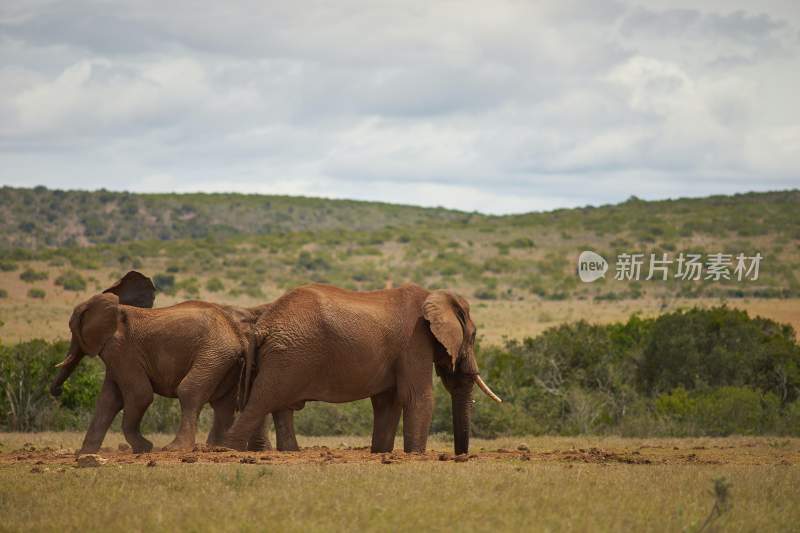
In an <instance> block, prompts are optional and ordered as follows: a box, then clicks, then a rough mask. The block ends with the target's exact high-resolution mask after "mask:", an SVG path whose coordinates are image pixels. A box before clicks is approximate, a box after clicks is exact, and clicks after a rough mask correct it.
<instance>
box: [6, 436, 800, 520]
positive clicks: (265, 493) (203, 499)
mask: <svg viewBox="0 0 800 533" xmlns="http://www.w3.org/2000/svg"><path fill="white" fill-rule="evenodd" d="M78 439H79V435H77V434H74V433H71V434H63V435H59V434H53V433H49V434H47V433H45V434H29V435H21V434H0V441H2V442H3V443H4V446H3V448H2V453H3V454H4V455H6V454H8V453H9V452H10V451H11V449H13V447H15V446H17V445H21V444H22V443H23V442H24V441H27V442H29V443H32V444H34V445H37V446H44V445H51V444H54V445H58V444H61V445H72V444H74V443H75V442H76V441H77V440H78ZM160 440H162V437H161V436H159V438H157V439H156V442H157V443H160ZM521 440H525V442H527V444H528V445H529V446H530V448H531V452H532V459H531V460H529V461H522V460H520V459H519V457H518V456H514V457H511V456H509V459H507V460H496V461H483V460H480V458H479V459H477V460H474V461H469V462H467V463H456V462H453V461H447V462H438V461H430V462H418V461H409V462H403V461H401V462H398V463H392V464H381V463H380V462H369V463H363V464H352V463H350V464H325V463H320V464H313V463H298V464H287V465H272V464H269V465H267V464H262V463H258V464H238V463H229V464H204V463H201V462H198V463H195V464H181V463H178V464H170V463H161V462H159V464H158V465H157V466H155V467H147V466H145V465H143V464H130V465H122V464H112V463H110V464H108V465H106V466H103V467H101V468H85V469H77V468H72V467H61V468H53V467H49V466H45V465H42V466H37V465H35V464H34V465H32V464H31V463H30V462H26V461H24V460H20V461H16V462H9V461H3V464H2V465H0V516H2V517H3V519H2V522H0V530H3V531H56V530H59V531H61V530H89V531H96V530H108V529H109V528H114V529H117V530H126V531H144V530H148V531H153V530H155V531H174V530H178V529H180V530H192V531H207V530H218V531H256V530H258V531H263V530H272V531H329V530H356V531H359V530H381V531H411V530H453V529H456V528H457V529H458V530H466V531H490V530H491V531H496V530H526V531H530V530H534V531H698V530H700V528H701V526H702V525H703V523H704V522H705V521H706V518H707V517H708V516H709V513H710V512H711V509H712V507H713V506H714V503H715V496H714V493H713V486H714V480H715V479H718V478H721V477H724V478H725V479H726V480H727V482H728V483H729V484H730V496H729V503H730V508H729V510H727V511H726V512H724V513H723V514H722V516H721V517H720V518H718V519H717V520H715V521H713V523H712V524H711V527H709V528H707V530H724V531H789V530H792V529H794V528H796V526H797V524H798V523H800V506H798V505H797V504H798V502H800V468H798V466H797V461H796V460H795V459H797V458H798V456H800V441H798V440H797V439H751V438H733V439H648V440H647V441H645V440H641V439H639V440H634V439H619V438H610V439H603V438H586V437H580V438H574V439H571V438H527V439H519V438H515V439H513V440H512V439H498V440H497V441H480V440H479V441H476V442H475V443H474V446H473V449H475V451H476V452H478V455H479V456H480V454H481V452H480V451H479V450H480V449H482V448H483V449H486V450H490V449H491V450H493V449H496V448H497V447H505V446H512V445H515V444H516V443H518V442H521ZM118 441H119V436H118V435H110V438H109V439H108V440H107V442H106V445H110V446H114V445H116V443H117V442H118ZM365 442H366V439H365V438H363V437H352V438H345V439H340V438H338V437H337V438H327V439H325V438H321V439H308V438H306V439H302V440H301V445H303V446H311V445H323V444H324V445H329V446H331V447H332V448H334V447H337V446H341V445H342V444H347V445H361V444H364V443H365ZM647 443H649V444H650V445H651V446H652V447H654V448H663V449H668V450H673V449H675V450H677V449H678V448H680V449H681V453H683V452H684V451H689V450H693V449H698V450H699V449H701V448H703V449H707V448H714V449H718V450H719V452H718V453H719V454H720V455H719V457H721V458H725V460H722V461H719V463H720V464H711V463H705V464H691V465H689V464H664V463H661V464H655V463H654V464H618V463H609V462H600V463H596V464H586V463H581V462H546V461H542V460H540V459H541V457H540V455H539V453H538V452H537V450H538V451H541V455H542V456H544V455H546V453H545V452H543V450H549V449H552V448H554V447H561V448H568V447H570V446H572V447H582V446H599V447H602V448H605V449H608V450H622V449H623V448H626V447H627V448H628V449H634V448H639V449H642V447H643V445H644V444H647ZM450 446H451V445H450V444H449V443H446V442H441V441H433V442H431V445H430V447H431V448H433V449H437V450H447V449H449V448H450ZM754 449H756V450H761V449H764V450H767V452H765V453H767V454H768V455H769V453H771V452H770V451H769V450H775V453H774V458H777V457H784V458H786V457H788V458H790V459H791V461H786V460H785V459H784V460H783V461H782V462H781V461H777V462H776V461H772V460H769V457H768V456H762V455H758V454H757V453H756V454H755V455H754V452H753V451H752V450H754ZM307 453H310V452H307ZM642 453H645V450H644V449H643V450H642ZM698 453H700V452H698ZM765 458H766V459H765ZM37 470H43V471H42V472H38V473H36V472H35V471H37Z"/></svg>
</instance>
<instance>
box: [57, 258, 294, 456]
mask: <svg viewBox="0 0 800 533" xmlns="http://www.w3.org/2000/svg"><path fill="white" fill-rule="evenodd" d="M154 299H155V287H154V285H153V283H152V281H151V280H150V278H148V277H146V276H144V275H143V274H141V273H139V272H136V271H131V272H128V273H127V274H126V275H125V276H124V277H123V278H122V279H120V280H119V281H118V282H117V283H115V284H114V285H112V286H111V287H109V288H108V289H106V290H105V291H103V293H101V294H97V295H95V296H92V297H91V298H89V299H88V300H87V301H85V302H82V303H80V304H78V305H77V306H76V307H75V310H74V311H73V313H72V317H71V318H70V321H69V328H70V331H71V333H72V341H71V343H70V348H69V353H68V354H67V357H66V358H65V359H64V361H63V362H62V363H61V364H59V365H58V366H59V367H60V368H61V369H60V371H59V373H58V375H57V376H56V377H55V379H54V381H53V383H52V385H51V387H50V391H51V393H52V394H53V395H55V396H58V395H59V394H60V393H61V389H62V385H63V383H64V381H66V380H67V379H68V378H69V376H70V375H71V374H72V372H73V371H74V369H75V368H76V367H77V365H78V364H79V363H80V361H81V359H82V358H83V357H84V356H85V355H99V357H100V358H101V359H102V360H103V363H104V364H105V367H106V375H105V379H104V381H103V386H102V388H101V390H100V394H99V396H98V398H97V402H96V406H95V412H94V416H93V417H92V421H91V423H90V424H89V429H88V431H87V432H86V436H85V437H84V440H83V446H82V447H81V450H80V452H79V453H92V452H95V451H97V450H98V449H99V448H100V445H101V444H102V442H103V438H104V437H105V434H106V431H107V430H108V427H109V426H110V424H111V422H112V421H113V419H114V417H115V416H116V415H117V413H118V412H119V411H120V410H123V416H122V430H123V432H124V433H125V439H126V440H127V441H128V443H129V444H130V445H131V447H132V448H133V451H134V452H136V453H141V452H148V451H150V450H151V449H152V443H151V442H150V441H148V440H147V439H146V438H144V437H143V436H142V434H141V432H140V429H139V425H140V422H141V419H142V416H143V415H144V413H145V411H146V410H147V408H148V406H149V405H150V403H151V402H152V401H153V394H160V395H162V396H167V397H170V398H178V399H179V400H180V403H181V425H180V428H179V429H178V433H177V435H176V437H175V440H173V441H172V443H170V444H169V445H167V447H166V449H191V448H192V446H193V445H194V442H195V433H196V430H197V416H198V414H199V412H200V409H201V408H202V407H203V405H204V404H206V403H209V402H210V403H211V406H212V408H213V409H214V422H213V427H212V429H211V432H210V433H209V435H208V442H209V443H210V444H219V443H220V442H221V440H222V437H223V435H224V434H225V431H226V430H227V429H228V428H229V427H230V425H231V423H232V422H233V417H234V412H235V410H236V409H237V407H238V405H237V401H238V400H239V399H240V398H242V399H243V398H244V397H245V396H246V393H247V391H246V389H247V387H248V385H249V383H250V380H249V377H250V376H249V370H250V368H251V366H250V365H247V364H246V363H247V362H248V361H253V355H252V349H253V348H254V345H253V342H252V328H253V324H254V323H255V321H256V318H257V317H258V316H259V314H260V313H261V312H263V310H264V309H268V308H269V305H270V304H265V305H263V306H260V307H257V308H249V309H248V308H235V307H230V306H222V305H216V304H212V303H207V302H198V301H190V302H183V303H180V304H177V305H173V306H170V307H162V308H158V309H151V308H152V306H153V301H154ZM273 418H274V419H275V426H276V432H277V437H278V447H279V448H280V449H297V441H296V440H295V437H294V431H293V428H292V414H291V412H290V411H287V412H282V413H275V414H274V415H273ZM264 422H265V420H264V417H262V420H261V422H259V423H258V424H256V426H255V427H254V428H253V431H252V432H251V434H250V435H248V437H247V445H248V448H249V449H254V450H259V449H265V448H269V447H270V444H269V440H268V439H267V435H266V432H265V431H264Z"/></svg>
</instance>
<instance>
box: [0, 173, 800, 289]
mask: <svg viewBox="0 0 800 533" xmlns="http://www.w3.org/2000/svg"><path fill="white" fill-rule="evenodd" d="M799 207H800V191H798V190H791V191H778V192H768V193H747V194H737V195H733V196H712V197H708V198H697V199H676V200H664V201H654V202H649V201H643V200H639V199H637V198H635V197H632V198H630V199H629V200H627V201H625V202H623V203H620V204H617V205H606V206H600V207H583V208H576V209H560V210H555V211H550V212H540V213H529V214H524V215H509V216H487V215H480V214H475V213H464V212H459V211H453V210H446V209H426V208H420V207H412V206H399V205H391V204H382V203H375V202H357V201H348V200H326V199H313V198H294V197H285V196H262V195H240V194H143V195H139V194H130V193H113V192H108V191H96V192H77V191H69V192H65V191H53V190H48V189H45V188H43V187H38V188H36V189H13V188H8V187H5V188H3V189H1V190H0V211H2V213H3V217H2V222H1V224H2V229H3V232H2V235H3V237H2V241H0V259H2V260H3V268H4V269H6V270H14V269H15V268H19V267H21V265H22V263H26V262H30V261H46V262H47V264H48V265H49V266H50V267H52V268H53V269H55V270H56V271H57V272H55V273H54V275H53V276H51V277H50V279H51V280H54V279H56V278H57V276H60V275H64V274H65V273H66V274H69V275H73V274H75V273H77V274H79V275H80V272H81V271H86V272H88V275H87V277H91V276H92V274H91V271H92V270H97V269H107V270H109V269H110V270H111V273H110V274H109V275H110V276H112V275H115V274H117V273H118V272H121V271H124V270H126V269H128V268H131V267H135V268H145V269H146V270H147V271H148V272H151V273H155V272H161V274H162V276H161V277H160V282H161V285H162V289H163V290H164V291H166V292H173V293H177V295H183V296H187V297H194V296H198V295H201V293H202V291H203V287H207V286H210V287H212V288H213V290H215V291H225V292H224V293H230V294H231V295H232V296H234V297H235V296H237V295H239V294H247V295H250V296H252V297H259V296H261V295H262V294H263V291H264V290H265V289H267V288H270V287H272V288H278V289H283V288H286V287H290V286H293V285H297V284H300V283H306V282H308V281H319V282H328V283H335V284H337V285H341V286H345V287H351V288H358V289H372V288H379V287H384V286H385V285H386V284H387V283H389V282H391V283H395V284H396V283H399V282H403V281H414V282H417V283H420V284H423V285H426V286H429V287H441V286H447V287H453V288H457V289H459V290H461V291H463V292H464V293H465V294H467V295H468V296H471V297H474V298H476V299H479V300H512V301H518V300H525V299H545V300H563V299H569V298H578V299H586V298H593V299H600V300H616V299H637V298H641V297H643V296H645V295H648V296H651V297H662V296H667V295H672V296H681V297H698V296H714V297H717V296H725V297H734V298H735V297H792V296H796V295H798V294H800V282H798V278H797V276H796V272H797V271H798V270H800V248H799V246H798V243H799V242H800V215H799V214H798V213H800V210H798V208H799ZM582 250H594V251H596V252H598V253H600V254H601V255H603V256H604V257H606V258H608V259H609V261H610V262H612V263H613V259H614V258H615V257H616V256H617V254H619V253H623V252H627V253H636V252H640V253H645V254H648V255H649V254H650V253H656V254H659V256H660V254H663V253H667V254H670V256H672V257H674V256H675V255H677V254H678V253H680V252H693V253H703V254H712V253H718V252H724V253H731V254H737V253H740V252H741V253H745V254H747V255H753V254H755V253H756V252H758V253H761V254H762V256H764V260H763V262H762V266H761V272H760V277H759V279H758V280H757V281H750V282H737V281H736V280H721V281H709V280H700V281H693V282H692V281H681V280H675V279H672V278H670V279H669V280H668V281H661V280H658V281H655V280H654V281H644V280H640V281H638V282H636V281H616V280H614V279H613V270H612V272H611V273H610V275H607V276H606V278H605V279H602V280H599V281H598V282H595V283H593V284H583V283H581V282H580V281H579V280H578V278H577V276H576V275H575V264H576V263H575V261H576V259H577V256H578V254H579V253H580V251H582ZM17 263H20V264H17ZM612 269H613V266H612ZM72 271H77V272H74V273H73V272H72ZM645 274H646V273H645ZM73 277H74V276H73ZM643 277H644V276H643ZM212 280H213V281H212ZM62 281H63V279H62ZM73 281H74V280H73ZM209 282H211V285H208V284H209ZM102 283H105V281H104V280H100V281H98V286H99V285H102ZM62 285H63V283H62ZM76 286H80V283H79V282H76ZM209 290H212V289H209ZM224 293H223V294H224Z"/></svg>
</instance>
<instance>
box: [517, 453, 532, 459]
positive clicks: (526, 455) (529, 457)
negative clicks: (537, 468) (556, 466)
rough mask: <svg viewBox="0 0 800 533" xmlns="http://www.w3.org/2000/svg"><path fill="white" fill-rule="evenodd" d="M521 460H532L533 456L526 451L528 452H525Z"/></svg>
mask: <svg viewBox="0 0 800 533" xmlns="http://www.w3.org/2000/svg"><path fill="white" fill-rule="evenodd" d="M519 460H520V461H530V460H531V456H530V455H528V454H527V453H526V454H523V455H522V457H520V458H519Z"/></svg>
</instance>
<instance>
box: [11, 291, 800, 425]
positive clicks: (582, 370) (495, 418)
mask: <svg viewBox="0 0 800 533" xmlns="http://www.w3.org/2000/svg"><path fill="white" fill-rule="evenodd" d="M66 350H67V343H66V342H64V341H61V342H55V343H47V342H45V341H41V340H34V341H29V342H24V343H19V344H15V345H5V346H0V387H1V388H2V391H0V392H2V394H0V428H2V429H3V430H13V431H39V430H65V429H72V430H84V429H85V428H86V426H87V424H88V420H89V418H90V417H91V413H92V411H93V409H94V400H95V397H96V395H97V392H98V390H99V388H100V384H101V381H102V373H103V367H102V363H101V362H100V361H98V360H97V359H95V358H87V359H84V361H83V362H82V363H81V365H80V367H79V369H78V370H77V371H76V372H75V373H74V374H73V376H72V378H71V379H70V380H69V381H68V382H67V383H66V384H65V387H64V393H63V395H62V396H61V397H60V399H59V400H55V399H53V398H51V397H50V396H49V394H48V392H47V390H48V385H49V383H50V381H51V379H52V377H53V375H54V373H55V369H54V367H53V366H54V364H55V363H57V362H59V361H60V360H61V359H62V358H63V356H64V354H65V353H66ZM478 356H479V364H480V366H481V373H482V375H483V376H484V378H485V380H486V381H487V382H488V383H489V384H490V385H491V386H492V388H493V389H494V390H495V391H496V392H497V393H498V394H500V395H501V396H502V397H503V399H504V400H505V403H503V404H502V405H498V404H495V403H493V402H491V401H488V400H487V399H486V398H485V397H483V396H482V395H481V394H480V393H479V392H477V391H476V394H475V400H476V403H475V416H474V417H473V424H474V426H473V434H474V435H476V436H481V437H494V436H500V435H522V434H560V435H576V434H619V435H625V436H690V435H691V436H699V435H730V434H746V435H758V434H776V435H778V434H780V435H800V399H799V397H800V345H798V343H797V339H796V337H795V332H794V331H793V329H792V328H791V327H790V326H788V325H782V324H778V323H776V322H774V321H772V320H767V319H763V318H750V317H748V315H747V313H745V312H743V311H738V310H734V309H729V308H727V307H724V306H723V307H716V308H711V309H691V310H683V311H676V312H671V313H667V314H664V315H661V316H659V317H658V318H653V319H643V318H640V317H639V316H636V315H634V316H632V317H631V318H630V319H629V320H628V321H627V322H626V323H616V324H610V325H602V326H601V325H592V324H588V323H585V322H577V323H574V324H567V325H562V326H557V327H553V328H551V329H549V330H547V331H545V332H544V333H542V334H541V335H539V336H538V337H536V338H526V339H524V340H522V341H516V340H511V341H508V342H506V343H505V345H504V346H482V347H479V354H478ZM209 418H210V417H209V413H208V411H206V412H204V415H203V418H202V421H203V423H204V424H206V426H207V425H208V422H209ZM178 420H179V410H178V403H177V400H171V399H165V398H157V400H156V401H155V402H154V403H153V405H152V406H151V408H150V410H149V412H148V414H147V416H146V417H145V421H144V429H145V431H148V432H152V431H162V432H173V431H174V430H175V428H176V427H177V424H178ZM295 420H296V422H295V424H296V428H297V431H298V433H300V434H305V435H349V434H368V433H369V432H370V430H371V427H372V413H371V406H370V403H369V400H366V401H360V402H353V403H351V404H344V405H331V404H324V403H309V404H307V405H306V408H305V409H303V410H302V411H300V412H298V413H296V418H295ZM116 424H117V427H118V424H119V420H117V421H116ZM432 431H434V432H436V433H442V434H444V435H446V434H449V433H450V431H451V423H450V407H449V395H448V394H447V393H446V392H444V391H443V390H442V388H441V385H438V384H437V394H436V408H435V412H434V420H433V429H432Z"/></svg>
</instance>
